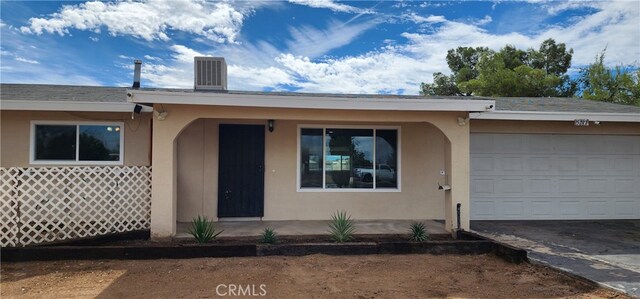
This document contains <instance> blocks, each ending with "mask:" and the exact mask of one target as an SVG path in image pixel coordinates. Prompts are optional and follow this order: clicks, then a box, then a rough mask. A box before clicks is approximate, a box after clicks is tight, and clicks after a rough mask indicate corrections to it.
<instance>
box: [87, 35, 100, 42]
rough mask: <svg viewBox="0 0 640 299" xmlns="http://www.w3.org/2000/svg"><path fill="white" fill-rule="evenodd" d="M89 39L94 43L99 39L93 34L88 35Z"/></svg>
mask: <svg viewBox="0 0 640 299" xmlns="http://www.w3.org/2000/svg"><path fill="white" fill-rule="evenodd" d="M89 39H90V40H91V41H92V42H95V43H97V42H98V41H99V40H100V39H99V38H97V37H95V36H90V37H89Z"/></svg>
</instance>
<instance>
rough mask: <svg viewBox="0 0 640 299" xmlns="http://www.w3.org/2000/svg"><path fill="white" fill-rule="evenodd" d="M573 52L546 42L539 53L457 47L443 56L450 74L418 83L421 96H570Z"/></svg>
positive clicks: (571, 94)
mask: <svg viewBox="0 0 640 299" xmlns="http://www.w3.org/2000/svg"><path fill="white" fill-rule="evenodd" d="M572 56H573V50H572V49H569V50H567V48H566V45H565V44H564V43H560V44H556V42H555V40H553V39H547V40H545V41H543V42H542V43H541V45H540V48H539V50H535V49H532V48H531V49H528V50H527V51H524V50H520V49H518V48H516V47H515V46H513V45H506V46H505V47H503V48H502V49H500V51H498V52H495V51H493V50H490V49H488V48H483V47H477V48H473V47H458V48H457V49H450V50H449V51H448V52H447V57H446V59H447V64H448V65H449V68H450V69H451V72H452V74H451V75H449V76H447V75H444V74H442V73H434V80H433V83H422V84H421V86H420V87H421V92H420V93H421V94H423V95H467V96H468V95H481V96H532V97H536V96H573V94H574V93H575V91H576V84H575V83H574V82H573V81H571V80H570V79H569V76H568V75H566V72H567V70H568V69H569V66H570V65H571V57H572Z"/></svg>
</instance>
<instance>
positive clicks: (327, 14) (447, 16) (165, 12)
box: [0, 0, 640, 94]
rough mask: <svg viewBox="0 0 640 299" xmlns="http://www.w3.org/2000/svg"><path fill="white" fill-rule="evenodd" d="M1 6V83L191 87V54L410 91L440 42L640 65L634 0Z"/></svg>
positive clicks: (259, 81)
mask: <svg viewBox="0 0 640 299" xmlns="http://www.w3.org/2000/svg"><path fill="white" fill-rule="evenodd" d="M0 5H1V15H0V16H1V23H0V30H1V37H0V38H1V40H0V47H1V50H2V52H1V56H0V59H1V60H0V81H1V82H3V83H9V82H14V83H45V84H69V85H105V86H129V85H131V81H132V69H133V60H134V59H141V60H142V61H143V73H142V85H143V87H175V88H191V87H192V86H193V66H192V65H193V56H196V55H211V56H224V57H225V58H226V60H227V63H228V65H229V68H228V73H229V88H230V89H235V90H265V91H271V90H278V91H280V90H286V91H300V92H336V93H394V94H395V93H397V94H416V93H417V92H418V90H419V85H420V82H430V81H432V74H433V73H434V72H444V73H448V72H449V69H448V67H447V65H446V60H445V56H446V51H447V50H448V49H451V48H455V47H458V46H486V47H490V48H493V49H499V48H501V47H503V46H504V45H505V44H513V45H515V46H517V47H519V48H523V49H526V48H529V47H534V48H537V47H538V46H539V44H540V42H542V41H543V40H545V39H547V38H554V39H555V40H556V41H557V42H564V43H566V44H567V46H568V47H571V48H573V49H574V52H575V53H574V57H573V61H572V63H573V64H572V69H571V71H572V72H575V71H577V70H578V69H579V68H580V67H582V66H585V65H587V64H588V63H590V62H592V61H593V60H594V58H595V56H596V55H597V54H598V53H599V52H600V51H602V50H603V49H604V48H605V47H606V48H607V56H606V60H605V62H606V63H607V64H609V65H619V64H624V65H636V66H637V65H638V63H639V61H638V60H639V59H640V25H639V24H640V2H639V1H614V2H588V1H573V2H564V1H539V0H534V1H526V2H514V1H462V2H460V1H458V2H447V1H426V2H425V1H377V2H374V1H354V2H337V1H331V0H317V1H312V0H291V1H288V2H284V1H218V2H205V1H195V0H180V1H178V0H171V1H161V0H156V1H118V2H79V1H75V2H55V1H46V2H35V1H26V2H18V1H16V2H12V1H2V2H0Z"/></svg>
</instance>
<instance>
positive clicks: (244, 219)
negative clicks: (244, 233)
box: [218, 217, 262, 222]
mask: <svg viewBox="0 0 640 299" xmlns="http://www.w3.org/2000/svg"><path fill="white" fill-rule="evenodd" d="M218 221H220V222H233V221H262V217H224V218H218Z"/></svg>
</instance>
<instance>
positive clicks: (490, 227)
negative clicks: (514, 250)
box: [471, 220, 640, 297]
mask: <svg viewBox="0 0 640 299" xmlns="http://www.w3.org/2000/svg"><path fill="white" fill-rule="evenodd" d="M471 229H472V230H473V231H475V232H477V233H479V234H481V235H484V236H487V237H490V238H493V239H496V240H498V241H501V242H504V243H507V244H511V245H514V246H516V247H520V248H523V249H526V250H527V251H528V256H529V258H530V259H531V260H533V261H537V262H540V263H544V264H547V265H549V266H552V267H555V268H559V269H561V270H564V271H567V272H570V273H573V274H577V275H580V276H582V277H585V278H587V279H589V280H592V281H595V282H597V283H599V284H602V285H605V286H608V287H611V288H614V289H617V290H620V291H622V292H625V293H627V294H629V295H631V296H635V297H640V220H588V221H586V220H584V221H583V220H580V221H472V222H471Z"/></svg>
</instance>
